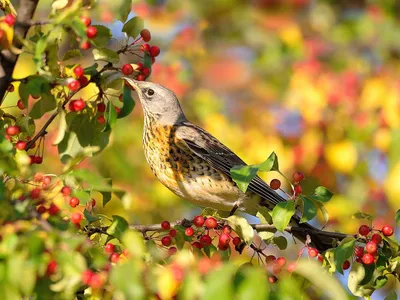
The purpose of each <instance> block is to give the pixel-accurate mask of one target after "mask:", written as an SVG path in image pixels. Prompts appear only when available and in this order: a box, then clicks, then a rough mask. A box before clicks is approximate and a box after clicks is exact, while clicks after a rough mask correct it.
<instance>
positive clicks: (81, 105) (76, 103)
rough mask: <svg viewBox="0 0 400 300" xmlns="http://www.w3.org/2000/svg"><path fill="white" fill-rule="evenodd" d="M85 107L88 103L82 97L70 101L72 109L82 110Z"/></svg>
mask: <svg viewBox="0 0 400 300" xmlns="http://www.w3.org/2000/svg"><path fill="white" fill-rule="evenodd" d="M85 107H86V103H85V101H83V100H82V99H78V100H73V101H71V102H70V103H69V109H70V110H71V111H81V110H82V109H84V108H85Z"/></svg>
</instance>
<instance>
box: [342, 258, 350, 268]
mask: <svg viewBox="0 0 400 300" xmlns="http://www.w3.org/2000/svg"><path fill="white" fill-rule="evenodd" d="M342 268H343V270H347V269H348V268H350V262H349V261H348V260H345V261H344V263H343V267H342Z"/></svg>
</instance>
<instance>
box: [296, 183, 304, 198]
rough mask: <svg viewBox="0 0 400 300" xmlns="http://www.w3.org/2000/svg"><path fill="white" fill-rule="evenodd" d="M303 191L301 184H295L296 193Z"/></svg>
mask: <svg viewBox="0 0 400 300" xmlns="http://www.w3.org/2000/svg"><path fill="white" fill-rule="evenodd" d="M302 192H303V189H302V188H301V186H300V185H299V184H295V185H294V193H295V195H299V194H301V193H302Z"/></svg>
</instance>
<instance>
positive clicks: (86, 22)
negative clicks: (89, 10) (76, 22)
mask: <svg viewBox="0 0 400 300" xmlns="http://www.w3.org/2000/svg"><path fill="white" fill-rule="evenodd" d="M81 21H82V23H83V24H85V26H86V27H88V26H90V24H92V19H90V18H89V17H86V16H82V17H81Z"/></svg>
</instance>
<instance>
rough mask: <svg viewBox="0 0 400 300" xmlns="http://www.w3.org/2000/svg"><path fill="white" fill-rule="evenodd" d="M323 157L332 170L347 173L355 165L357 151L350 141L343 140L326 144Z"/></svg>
mask: <svg viewBox="0 0 400 300" xmlns="http://www.w3.org/2000/svg"><path fill="white" fill-rule="evenodd" d="M325 158H326V160H327V161H328V164H329V165H330V166H331V167H332V168H333V169H334V170H336V171H339V172H341V173H345V174H347V173H350V172H351V171H353V169H354V167H355V166H356V163H357V159H358V153H357V149H356V147H355V146H354V144H353V143H352V142H351V141H348V140H343V141H340V142H336V143H332V144H328V145H327V146H326V148H325Z"/></svg>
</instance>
